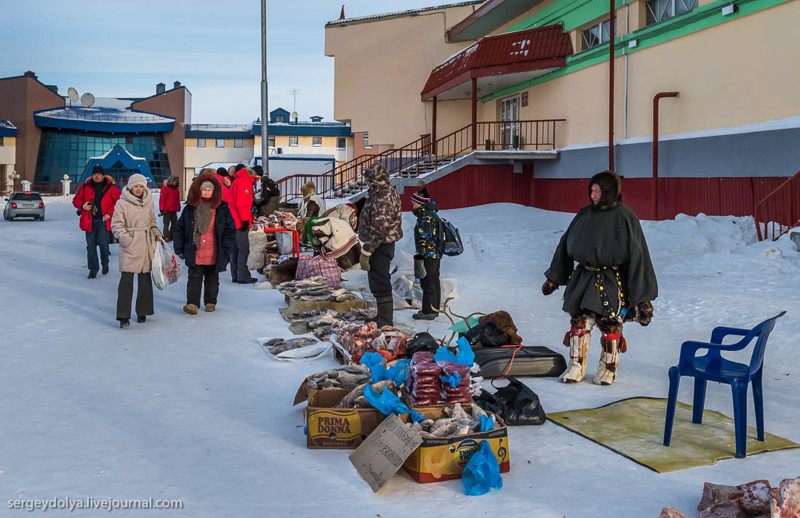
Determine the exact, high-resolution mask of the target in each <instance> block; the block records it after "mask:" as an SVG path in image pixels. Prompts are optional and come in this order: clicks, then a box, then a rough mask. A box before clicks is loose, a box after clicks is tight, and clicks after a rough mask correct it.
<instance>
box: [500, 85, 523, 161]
mask: <svg viewBox="0 0 800 518" xmlns="http://www.w3.org/2000/svg"><path fill="white" fill-rule="evenodd" d="M500 120H501V121H502V123H501V125H500V149H516V148H518V147H519V95H514V96H512V97H507V98H505V99H503V100H501V101H500Z"/></svg>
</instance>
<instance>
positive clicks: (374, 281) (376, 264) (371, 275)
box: [367, 243, 394, 302]
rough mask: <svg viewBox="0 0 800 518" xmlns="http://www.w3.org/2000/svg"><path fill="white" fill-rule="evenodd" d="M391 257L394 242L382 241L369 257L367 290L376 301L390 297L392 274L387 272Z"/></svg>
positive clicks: (392, 257)
mask: <svg viewBox="0 0 800 518" xmlns="http://www.w3.org/2000/svg"><path fill="white" fill-rule="evenodd" d="M392 259H394V243H383V244H382V245H381V246H379V247H378V248H376V249H375V251H374V252H372V256H370V258H369V272H367V279H368V280H369V291H371V292H372V295H373V296H374V297H375V300H377V301H378V302H381V299H384V300H385V299H387V298H389V299H391V297H392V276H391V274H390V273H389V267H390V266H391V265H392Z"/></svg>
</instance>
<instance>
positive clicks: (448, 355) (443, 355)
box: [433, 336, 475, 367]
mask: <svg viewBox="0 0 800 518" xmlns="http://www.w3.org/2000/svg"><path fill="white" fill-rule="evenodd" d="M456 343H457V344H458V355H455V354H453V353H452V352H451V351H450V349H448V348H447V347H439V348H438V349H436V354H434V356H433V359H434V360H436V361H437V362H440V361H448V362H453V363H458V364H461V365H467V366H468V367H472V364H473V363H475V353H474V352H473V351H472V346H471V345H470V344H469V342H468V341H467V339H466V338H464V337H463V336H462V337H461V338H459V339H458V340H457V341H456Z"/></svg>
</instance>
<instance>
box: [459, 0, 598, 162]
mask: <svg viewBox="0 0 800 518" xmlns="http://www.w3.org/2000/svg"><path fill="white" fill-rule="evenodd" d="M611 1H612V2H613V1H614V0H611ZM477 148H478V80H477V79H476V78H474V77H473V78H472V150H473V151H475V150H476V149H477Z"/></svg>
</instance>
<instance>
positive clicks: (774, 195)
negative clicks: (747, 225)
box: [753, 171, 800, 241]
mask: <svg viewBox="0 0 800 518" xmlns="http://www.w3.org/2000/svg"><path fill="white" fill-rule="evenodd" d="M753 219H754V220H755V223H756V232H757V233H758V239H759V241H764V240H767V239H771V240H773V241H776V240H777V239H778V238H779V237H781V236H782V235H784V234H786V233H787V232H789V230H790V229H792V228H794V227H796V226H798V225H800V171H798V172H797V173H795V175H794V176H792V177H791V178H789V179H788V180H786V181H785V182H784V183H783V184H781V185H780V186H779V187H778V188H777V189H775V190H774V191H772V192H771V193H770V194H769V195H768V196H767V197H766V198H764V199H763V200H761V201H760V202H759V203H758V205H756V209H755V211H754V214H753Z"/></svg>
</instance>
